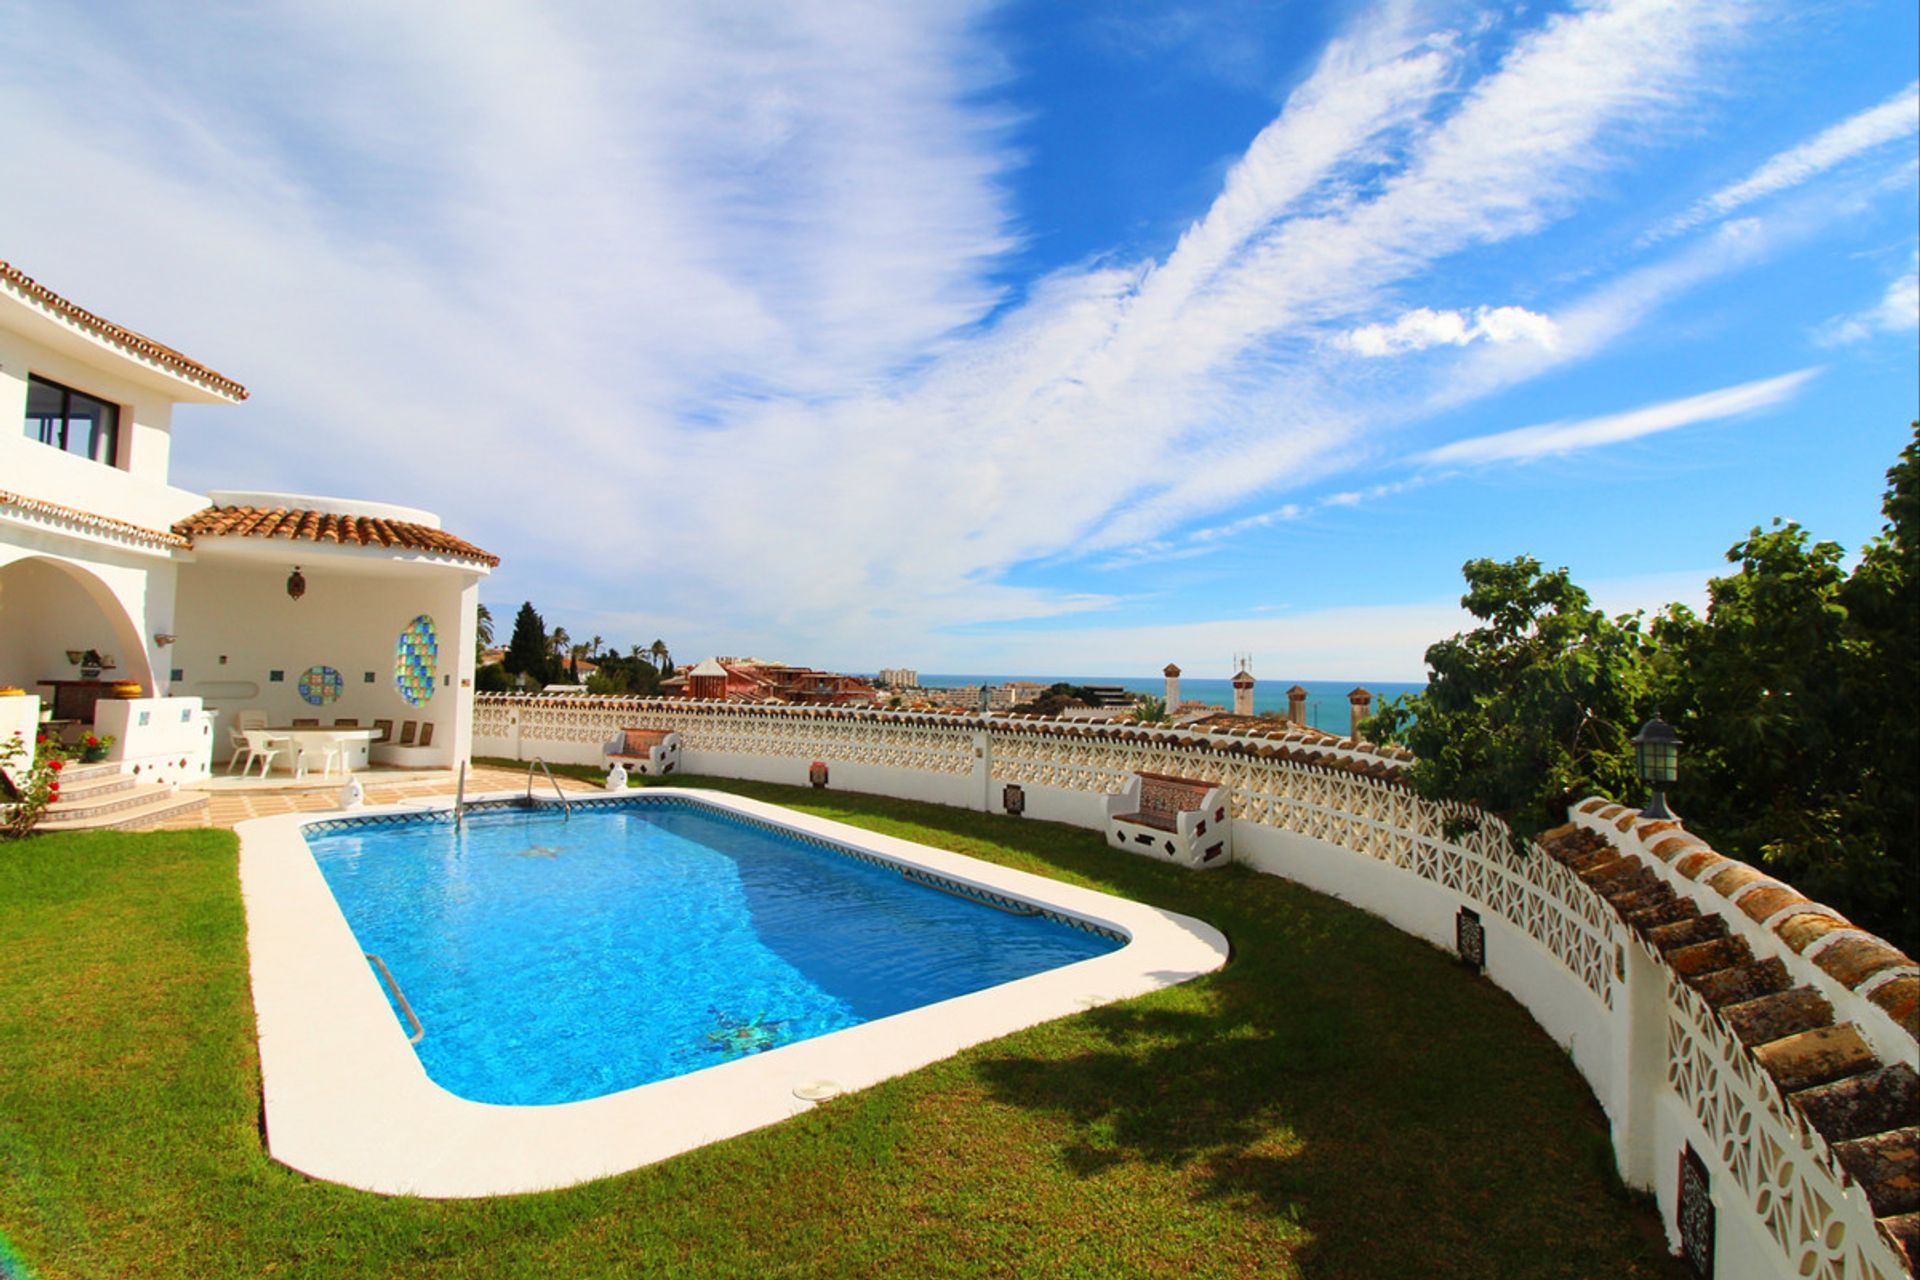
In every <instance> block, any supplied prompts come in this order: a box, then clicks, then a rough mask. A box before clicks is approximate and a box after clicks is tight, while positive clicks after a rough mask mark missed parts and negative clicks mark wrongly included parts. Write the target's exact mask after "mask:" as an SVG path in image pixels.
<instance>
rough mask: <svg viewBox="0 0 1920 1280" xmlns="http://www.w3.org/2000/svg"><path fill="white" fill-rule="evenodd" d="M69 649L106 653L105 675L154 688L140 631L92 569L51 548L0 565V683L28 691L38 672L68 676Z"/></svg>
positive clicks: (70, 672)
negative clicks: (109, 664)
mask: <svg viewBox="0 0 1920 1280" xmlns="http://www.w3.org/2000/svg"><path fill="white" fill-rule="evenodd" d="M70 649H96V650H98V651H99V652H101V653H106V654H111V655H113V657H114V659H115V661H116V663H117V665H116V666H115V668H114V670H113V671H112V672H111V673H110V674H111V675H113V676H115V677H117V678H120V679H125V680H138V681H139V682H140V683H141V684H142V685H143V686H144V687H145V688H146V689H147V690H148V691H149V692H153V691H155V690H156V689H157V688H158V686H157V685H156V683H155V681H154V678H153V664H152V662H151V661H150V659H149V657H148V654H147V645H146V638H145V636H144V635H142V634H141V629H140V627H139V626H138V625H137V624H136V623H135V621H134V619H133V617H132V615H131V614H129V613H128V611H127V608H126V606H125V605H124V604H122V603H121V600H120V597H119V595H118V594H116V593H115V591H114V589H113V587H112V586H110V585H109V584H108V583H107V582H106V581H105V580H104V579H102V578H101V577H100V576H99V575H98V574H96V573H94V572H92V571H91V570H89V569H88V568H87V567H86V566H84V565H79V564H75V563H73V562H72V561H70V560H62V559H59V558H57V557H54V556H42V555H32V556H23V557H21V558H20V559H18V560H12V561H9V562H7V563H6V564H3V565H0V684H17V685H20V686H21V687H23V688H25V689H26V690H27V691H28V692H30V693H31V692H34V691H35V682H36V681H39V680H69V679H75V678H77V677H78V672H77V671H76V670H75V668H74V666H73V664H72V663H71V662H69V661H68V660H67V656H66V655H67V651H68V650H70Z"/></svg>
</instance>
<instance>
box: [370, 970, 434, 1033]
mask: <svg viewBox="0 0 1920 1280" xmlns="http://www.w3.org/2000/svg"><path fill="white" fill-rule="evenodd" d="M360 954H361V955H363V956H365V957H366V958H367V959H369V960H371V961H373V963H374V967H376V968H377V969H379V970H380V976H381V977H383V978H385V979H386V980H387V986H388V987H389V988H391V989H392V991H393V998H394V1000H396V1001H397V1002H398V1003H399V1005H400V1012H402V1013H404V1014H406V1015H407V1021H408V1022H409V1023H411V1024H412V1025H413V1034H412V1035H410V1036H408V1037H407V1043H408V1044H419V1043H420V1038H421V1037H422V1036H424V1035H426V1034H427V1029H426V1028H425V1027H424V1026H422V1025H421V1024H420V1015H419V1014H417V1013H415V1012H414V1011H413V1006H412V1005H411V1004H409V1003H408V1002H407V993H406V992H404V991H402V990H401V989H400V984H399V983H398V982H396V981H394V977H393V970H391V969H389V968H387V962H386V961H385V960H382V959H381V958H380V957H379V956H377V955H375V954H373V952H371V951H362V952H361V953H360Z"/></svg>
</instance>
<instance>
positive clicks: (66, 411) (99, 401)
mask: <svg viewBox="0 0 1920 1280" xmlns="http://www.w3.org/2000/svg"><path fill="white" fill-rule="evenodd" d="M36 384H37V385H39V386H41V387H44V388H46V389H48V390H49V391H57V392H59V393H60V414H59V416H58V417H57V418H54V417H47V416H35V415H34V414H33V412H32V410H31V406H32V404H33V389H34V387H35V385H36ZM75 396H79V397H80V398H82V399H84V400H87V401H90V402H91V403H93V404H96V405H99V406H101V407H102V408H104V409H106V410H108V411H109V412H108V413H107V414H106V415H103V418H102V419H101V420H90V419H88V418H86V417H84V416H83V417H81V418H80V419H78V421H79V422H80V423H82V424H85V430H86V431H87V439H86V441H85V444H86V447H85V448H84V449H76V448H74V447H73V446H74V444H76V443H80V442H78V441H75V440H74V439H73V438H72V436H73V431H74V426H75V422H76V419H75V417H74V413H73V400H74V397H75ZM27 404H28V406H29V409H28V413H27V416H26V419H25V422H24V424H23V427H24V430H25V433H26V436H27V438H28V439H29V440H38V441H39V442H40V443H41V444H44V445H49V446H51V447H53V448H55V449H58V450H60V452H62V453H70V454H72V455H74V456H75V457H78V458H85V459H86V460H87V461H89V462H97V463H99V464H100V465H102V466H106V467H114V468H116V469H119V468H120V466H121V464H120V417H121V414H122V412H123V411H124V408H125V406H123V405H120V404H117V403H116V402H114V401H112V400H108V399H106V398H105V397H103V396H97V395H94V394H93V393H92V392H91V391H82V390H81V389H80V388H78V387H70V386H68V385H67V384H66V383H64V382H55V381H54V380H53V379H52V378H47V377H42V376H41V375H40V374H37V373H29V374H27ZM102 421H104V423H105V426H104V434H105V436H106V442H105V448H104V449H102V447H101V440H100V437H101V435H102V432H103V428H102V425H101V422H102ZM103 453H104V454H105V456H104V457H102V456H101V455H102V454H103Z"/></svg>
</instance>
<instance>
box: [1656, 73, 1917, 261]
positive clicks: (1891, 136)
mask: <svg viewBox="0 0 1920 1280" xmlns="http://www.w3.org/2000/svg"><path fill="white" fill-rule="evenodd" d="M1916 130H1920V81H1915V82H1914V83H1913V84H1910V85H1908V86H1907V87H1906V88H1904V89H1902V90H1900V92H1898V93H1896V94H1894V95H1893V96H1892V97H1890V98H1888V99H1887V100H1886V101H1885V102H1882V103H1880V104H1879V105H1878V106H1875V107H1870V108H1868V109H1867V110H1865V111H1862V112H1860V113H1859V114H1858V115H1853V116H1849V117H1848V118H1847V119H1845V120H1842V121H1841V122H1840V123H1838V124H1836V125H1833V126H1831V127H1829V128H1827V129H1825V130H1822V131H1821V132H1820V133H1819V134H1818V135H1816V136H1815V137H1813V138H1810V139H1809V140H1807V141H1806V142H1803V143H1801V144H1800V145H1799V146H1797V147H1792V148H1789V149H1788V150H1786V151H1782V152H1780V153H1779V154H1778V155H1775V156H1773V157H1772V158H1770V159H1769V160H1768V161H1767V162H1766V163H1765V164H1763V165H1761V166H1760V167H1759V168H1758V169H1755V170H1754V171H1753V172H1752V173H1750V174H1748V175H1747V176H1746V177H1745V178H1742V179H1741V180H1740V181H1738V182H1735V183H1731V184H1729V185H1728V186H1725V187H1722V188H1721V189H1720V190H1718V191H1716V192H1714V193H1713V194H1712V195H1710V196H1708V197H1707V198H1706V199H1704V200H1702V201H1700V202H1699V203H1698V204H1695V205H1694V206H1693V207H1692V208H1691V209H1688V210H1687V211H1686V212H1685V213H1683V214H1681V215H1680V216H1679V217H1677V218H1675V219H1673V220H1672V221H1670V222H1668V223H1666V224H1665V225H1664V226H1662V227H1660V228H1659V229H1658V230H1656V231H1654V232H1652V233H1651V234H1650V235H1649V237H1648V238H1649V239H1659V238H1661V237H1664V236H1671V235H1675V234H1678V233H1679V232H1682V231H1686V230H1689V229H1691V228H1693V227H1697V226H1699V225H1700V224H1701V223H1704V222H1710V221H1712V220H1713V219H1715V218H1721V217H1725V216H1726V215H1727V214H1729V213H1732V212H1733V211H1734V210H1735V209H1738V208H1740V207H1741V206H1743V205H1748V204H1752V203H1753V202H1754V201H1756V200H1760V199H1764V198H1765V197H1767V196H1770V195H1774V194H1775V193H1777V192H1781V191H1785V190H1786V189H1787V188H1789V187H1797V186H1799V185H1800V184H1801V183H1803V182H1806V181H1807V180H1808V179H1810V178H1814V177H1818V176H1819V175H1820V174H1823V173H1825V172H1827V171H1828V170H1829V169H1832V168H1834V167H1835V166H1837V165H1840V164H1842V163H1844V162H1845V161H1848V160H1851V159H1852V158H1853V157H1855V156H1857V155H1861V154H1863V153H1864V152H1867V151H1870V150H1872V149H1873V148H1875V147H1878V146H1881V145H1883V144H1885V143H1888V142H1894V141H1897V140H1898V139H1901V138H1905V137H1908V136H1910V135H1911V134H1913V133H1914V132H1915V131H1916Z"/></svg>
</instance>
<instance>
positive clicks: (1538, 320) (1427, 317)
mask: <svg viewBox="0 0 1920 1280" xmlns="http://www.w3.org/2000/svg"><path fill="white" fill-rule="evenodd" d="M1559 339H1560V331H1559V327H1558V326H1557V325H1555V324H1554V322H1553V319H1552V317H1550V316H1543V315H1541V314H1540V313H1539V312H1537V311H1529V310H1527V309H1526V308H1525V307H1478V308H1476V309H1475V310H1473V311H1472V312H1464V311H1435V310H1433V309H1432V308H1430V307H1417V308H1415V309H1414V310H1412V311H1408V312H1405V313H1404V314H1402V315H1401V316H1400V318H1399V319H1397V320H1395V321H1394V322H1393V323H1392V324H1367V325H1361V326H1360V327H1359V328H1357V329H1349V330H1347V331H1346V332H1345V333H1342V334H1339V335H1337V336H1336V337H1335V338H1334V340H1333V341H1334V345H1335V346H1337V347H1344V348H1345V349H1347V350H1349V351H1352V352H1354V353H1355V354H1357V355H1363V356H1373V357H1379V356H1395V355H1400V354H1401V353H1403V352H1408V351H1425V350H1426V349H1427V348H1428V347H1438V346H1448V347H1464V346H1466V345H1467V344H1469V343H1472V342H1480V341H1486V342H1491V343H1493V344H1495V345H1496V346H1498V345H1503V344H1505V343H1509V342H1531V343H1533V344H1535V345H1536V346H1541V347H1545V348H1547V349H1548V350H1552V349H1553V348H1554V347H1555V346H1557V345H1558V344H1559Z"/></svg>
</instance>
